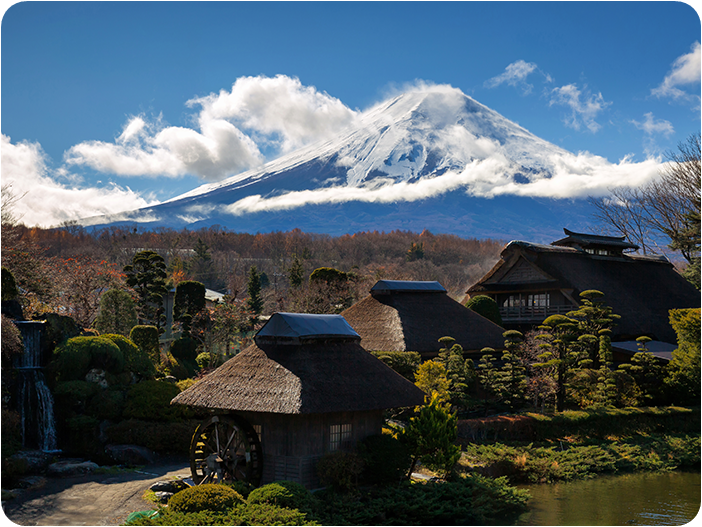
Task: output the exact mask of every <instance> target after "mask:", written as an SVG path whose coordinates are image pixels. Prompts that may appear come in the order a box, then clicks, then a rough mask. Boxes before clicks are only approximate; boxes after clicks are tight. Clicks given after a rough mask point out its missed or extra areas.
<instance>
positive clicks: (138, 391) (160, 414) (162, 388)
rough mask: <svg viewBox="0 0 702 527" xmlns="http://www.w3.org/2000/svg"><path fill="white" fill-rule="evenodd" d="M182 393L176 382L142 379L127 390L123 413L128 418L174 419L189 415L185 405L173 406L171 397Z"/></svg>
mask: <svg viewBox="0 0 702 527" xmlns="http://www.w3.org/2000/svg"><path fill="white" fill-rule="evenodd" d="M179 393H180V388H178V387H177V386H176V385H175V384H171V383H169V382H165V381H142V382H138V383H136V384H134V385H133V386H132V387H131V388H129V391H128V392H127V404H126V406H125V408H124V412H123V415H124V417H125V418H127V419H142V420H145V421H173V420H177V419H181V418H183V417H186V416H187V415H188V409H187V408H186V407H184V406H171V399H173V398H174V397H175V396H176V395H178V394H179Z"/></svg>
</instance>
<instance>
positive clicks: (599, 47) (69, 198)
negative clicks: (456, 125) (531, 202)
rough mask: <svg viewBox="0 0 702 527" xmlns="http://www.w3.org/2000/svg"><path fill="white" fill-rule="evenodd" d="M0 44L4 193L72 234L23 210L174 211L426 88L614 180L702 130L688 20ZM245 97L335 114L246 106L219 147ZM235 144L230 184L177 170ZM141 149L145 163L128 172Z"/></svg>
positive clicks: (10, 36) (86, 29) (197, 16)
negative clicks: (160, 205) (8, 187)
mask: <svg viewBox="0 0 702 527" xmlns="http://www.w3.org/2000/svg"><path fill="white" fill-rule="evenodd" d="M1 38H2V42H1V46H2V47H1V52H2V57H1V62H0V64H1V74H2V76H1V83H2V86H1V89H2V92H1V93H2V99H1V104H2V108H1V110H2V113H1V119H2V121H1V122H2V134H3V143H2V155H3V160H2V182H3V185H5V184H7V183H12V185H13V188H14V189H15V191H17V192H20V193H24V192H25V191H30V193H28V194H27V196H25V198H23V200H22V201H25V202H27V201H30V200H28V199H27V197H28V196H30V194H31V195H32V196H33V197H34V199H33V200H32V201H34V202H35V203H36V202H41V201H42V200H44V199H46V200H54V201H60V202H62V203H63V204H65V206H64V210H63V218H56V217H54V216H55V214H54V216H51V215H49V216H47V214H44V215H42V214H41V212H40V211H38V210H37V207H36V206H34V207H30V206H29V205H28V204H25V205H23V204H22V203H21V202H20V205H18V208H19V209H20V212H21V213H22V214H24V221H25V222H26V223H29V224H33V223H41V224H48V223H51V221H56V220H60V219H70V218H71V217H78V216H81V215H84V214H92V213H95V212H96V211H107V210H112V209H114V208H120V207H122V208H124V207H128V208H131V207H132V206H138V205H143V204H146V203H147V202H149V203H152V202H154V201H162V200H165V199H168V198H171V197H173V196H176V195H178V194H180V193H183V192H186V191H189V190H191V189H193V188H195V187H196V186H198V185H200V184H202V183H203V182H206V181H213V180H216V179H218V178H221V177H224V175H225V173H226V175H231V174H233V173H235V172H236V171H239V170H242V169H243V168H245V166H253V163H256V162H262V161H265V160H268V159H270V158H272V157H275V156H276V155H277V154H278V153H280V152H283V151H286V150H289V149H291V148H294V147H295V146H300V145H302V144H305V143H306V142H309V141H312V140H315V139H319V138H320V137H322V136H323V134H328V133H332V132H333V130H334V126H340V125H341V124H343V122H344V119H345V115H346V114H347V113H349V112H356V111H362V110H365V109H367V108H369V107H370V106H372V105H373V104H374V103H377V102H379V101H381V100H383V99H384V98H386V97H387V96H388V94H390V93H396V92H397V91H398V90H399V91H401V90H402V89H403V87H405V86H407V85H411V84H414V83H416V82H417V81H424V82H428V83H436V84H449V85H451V86H453V87H455V88H458V89H460V90H462V91H463V92H464V93H465V94H467V95H470V96H471V97H473V98H475V99H476V100H477V101H479V102H481V103H483V104H485V105H487V106H488V107H490V108H492V109H494V110H496V111H498V112H499V113H501V114H502V115H504V116H505V117H507V118H508V119H510V120H512V121H515V122H517V123H518V124H520V125H522V126H523V127H525V128H526V129H528V130H529V131H531V132H532V133H534V134H536V135H537V136H539V137H541V138H543V139H545V140H547V141H550V142H552V143H554V144H556V145H558V146H560V147H563V148H565V149H567V150H569V151H571V152H574V153H577V152H580V151H587V152H590V153H592V154H595V155H598V156H603V157H605V158H607V159H608V160H609V161H610V162H612V163H617V162H618V161H620V160H621V159H622V158H624V157H625V156H631V157H630V159H631V160H633V161H638V162H641V161H644V160H645V159H646V158H647V157H650V156H657V155H661V154H662V153H663V152H664V151H666V150H672V149H674V148H675V147H676V145H677V144H678V142H680V141H682V140H684V139H685V138H686V137H687V136H688V135H690V134H691V133H693V132H696V131H699V130H700V82H699V81H700V44H699V42H700V19H699V16H698V14H697V13H696V12H695V10H694V9H693V8H692V7H690V6H689V5H687V4H684V3H680V2H596V3H595V2H593V3H591V2H514V3H513V2H447V3H443V2H426V3H425V2H389V3H384V2H371V3H361V2H349V3H345V2H331V3H326V2H311V3H298V2H284V3H277V2H253V3H244V2H212V3H206V2H197V3H189V2H173V3H171V2H153V3H152V2H136V3H132V2H75V3H64V2H25V3H19V4H15V5H13V6H11V7H10V8H9V9H8V10H7V11H6V12H5V14H4V17H3V20H2V29H1ZM276 76H282V77H276ZM276 78H277V79H278V83H277V84H275V86H273V84H274V83H273V82H272V79H276ZM235 83H238V84H237V86H238V89H239V91H242V90H243V91H245V92H246V94H247V95H246V97H248V98H246V99H241V98H240V99H236V100H238V101H242V100H245V101H248V103H250V102H251V101H252V100H258V101H260V102H261V108H263V109H264V110H265V109H266V108H274V107H275V108H284V109H285V111H291V108H292V106H294V105H296V104H299V105H303V106H304V105H307V106H308V107H307V109H306V111H307V110H309V107H315V108H319V105H320V103H323V104H324V105H326V106H325V107H331V108H332V110H330V112H329V114H328V115H327V116H326V119H327V120H326V121H324V122H321V124H320V120H319V118H318V117H315V116H314V115H312V114H310V113H309V112H308V111H307V113H306V111H302V110H300V112H298V113H295V115H297V116H298V117H299V119H300V123H298V124H299V125H300V126H298V127H296V128H294V129H293V127H292V126H291V125H290V122H288V123H280V122H274V121H275V119H276V118H277V119H282V118H283V117H281V116H282V115H283V114H284V113H285V112H283V111H281V112H277V113H275V112H274V113H275V115H267V116H259V117H257V116H256V115H251V114H247V115H246V116H244V115H243V114H242V110H241V109H231V108H230V109H228V110H227V111H225V112H224V114H221V113H220V114H219V115H220V117H221V115H225V117H226V119H229V122H231V123H234V124H233V125H229V127H230V128H231V129H230V128H228V129H227V130H225V131H222V130H219V131H214V132H211V133H209V132H206V131H205V129H204V128H203V125H204V123H205V121H204V120H203V115H204V114H205V113H207V111H210V110H212V107H213V105H214V102H215V99H216V98H217V94H220V92H222V91H224V92H232V93H231V94H232V95H233V93H234V91H233V85H234V84H235ZM265 86H268V87H269V88H270V89H265ZM237 93H238V92H237ZM264 96H265V97H267V98H263V97H264ZM208 97H209V99H208ZM262 98H263V99H262ZM230 99H231V97H230ZM210 103H212V104H210ZM230 103H231V104H234V102H232V101H230ZM208 104H210V106H208ZM295 110H296V111H297V110H299V108H297V109H295ZM252 111H253V110H252ZM227 112H228V113H227ZM318 114H319V112H317V115H318ZM276 116H277V117H276ZM226 119H225V120H226ZM302 121H304V122H302ZM312 121H314V122H312ZM225 124H226V123H225ZM234 125H236V126H234ZM164 129H167V132H168V133H167V134H162V135H161V136H159V137H160V139H158V140H157V139H156V137H157V134H158V133H159V132H161V131H163V130H164ZM320 130H321V132H320ZM208 134H209V135H208ZM221 134H225V135H226V134H229V135H226V137H228V138H229V139H227V140H231V137H233V135H232V134H239V135H238V138H239V140H240V142H243V143H242V144H244V143H245V144H247V145H249V147H250V148H249V149H248V150H246V152H245V153H242V156H244V157H242V158H241V159H239V160H235V159H232V161H231V163H232V164H231V167H227V166H224V167H223V166H222V164H220V165H219V166H218V167H217V170H214V169H213V170H210V171H209V172H208V170H207V169H202V170H201V171H198V169H197V168H195V169H192V165H187V164H186V165H187V166H186V165H182V164H180V165H178V166H177V167H176V166H174V164H173V159H172V156H171V157H169V155H171V154H173V152H174V151H176V150H177V149H178V148H181V150H179V151H178V152H177V153H178V155H182V154H183V149H184V148H185V147H184V146H182V145H183V144H185V143H184V141H186V142H187V141H190V140H197V141H200V142H203V141H205V140H206V141H209V142H211V141H217V137H221V136H222V135H221ZM195 136H196V137H195ZM120 137H121V139H120ZM203 137H204V138H203ZM134 138H137V139H134ZM164 138H165V139H164ZM133 140H134V141H137V140H138V141H140V143H139V144H140V145H141V146H140V149H139V150H138V153H140V154H144V156H143V158H138V159H137V158H131V159H126V158H125V157H126V155H125V152H127V153H130V152H131V153H133V152H135V150H125V149H124V144H126V143H129V141H133ZM120 141H122V142H121V143H120ZM158 141H161V142H160V143H159V142H158ZM164 141H166V142H167V145H166V146H167V147H168V148H169V149H170V150H168V151H164V150H163V149H161V150H158V151H157V150H155V149H156V147H155V146H154V145H155V144H156V143H158V145H157V146H159V147H162V146H163V144H164ZM129 144H132V143H129ZM188 144H190V143H188ZM198 144H199V143H198ZM120 149H121V150H120ZM145 149H146V150H145ZM164 152H165V154H164ZM242 152H243V151H242ZM252 152H253V154H252ZM147 154H148V155H147ZM166 154H168V155H166ZM129 155H131V154H129ZM246 155H250V157H251V159H249V161H248V163H249V164H248V165H245V163H244V162H243V161H242V159H244V158H245V157H246ZM164 156H165V157H164ZM169 163H170V164H169ZM183 166H186V167H185V168H183ZM188 167H190V168H188Z"/></svg>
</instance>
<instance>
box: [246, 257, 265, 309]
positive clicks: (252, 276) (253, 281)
mask: <svg viewBox="0 0 702 527" xmlns="http://www.w3.org/2000/svg"><path fill="white" fill-rule="evenodd" d="M246 291H247V292H248V294H249V299H248V300H247V301H246V304H247V305H248V306H249V309H250V310H251V312H252V313H253V314H254V315H260V314H261V312H262V311H263V297H262V296H261V275H260V274H259V272H258V269H257V268H256V266H255V265H253V266H251V269H249V281H248V283H247V284H246Z"/></svg>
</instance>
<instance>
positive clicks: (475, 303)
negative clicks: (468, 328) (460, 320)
mask: <svg viewBox="0 0 702 527" xmlns="http://www.w3.org/2000/svg"><path fill="white" fill-rule="evenodd" d="M466 307H467V308H468V309H470V310H471V311H475V312H476V313H477V314H478V315H481V316H483V317H485V318H487V319H488V320H490V321H491V322H494V323H495V324H497V325H498V326H501V325H502V316H501V315H500V308H499V307H498V305H497V302H495V301H494V300H493V299H492V298H490V297H489V296H486V295H477V296H474V297H472V298H470V299H468V301H467V302H466Z"/></svg>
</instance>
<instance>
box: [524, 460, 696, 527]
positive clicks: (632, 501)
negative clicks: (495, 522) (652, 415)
mask: <svg viewBox="0 0 702 527" xmlns="http://www.w3.org/2000/svg"><path fill="white" fill-rule="evenodd" d="M520 487H521V488H526V489H528V490H529V492H530V494H531V495H532V500H531V501H530V502H529V507H530V510H529V512H526V513H524V514H522V515H521V516H520V517H519V520H518V521H517V525H684V524H686V523H688V522H690V521H692V520H693V519H694V518H695V516H696V515H697V513H698V512H699V510H700V473H699V472H682V471H675V472H666V473H638V474H624V475H618V476H602V477H598V478H595V479H589V480H583V481H574V482H567V483H555V484H551V485H548V484H544V485H525V486H520Z"/></svg>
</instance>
